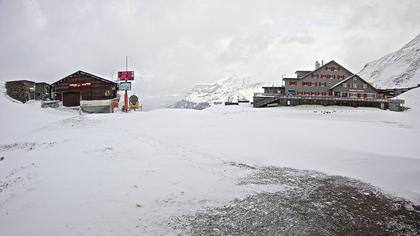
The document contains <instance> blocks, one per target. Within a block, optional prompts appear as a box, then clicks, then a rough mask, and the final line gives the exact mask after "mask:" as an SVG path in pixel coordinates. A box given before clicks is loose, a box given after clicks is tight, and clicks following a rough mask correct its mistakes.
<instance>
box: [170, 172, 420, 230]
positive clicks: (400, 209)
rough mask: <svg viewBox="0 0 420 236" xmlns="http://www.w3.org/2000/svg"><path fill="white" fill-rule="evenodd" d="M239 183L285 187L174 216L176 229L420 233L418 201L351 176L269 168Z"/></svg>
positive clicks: (173, 223)
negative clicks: (407, 198) (388, 192)
mask: <svg viewBox="0 0 420 236" xmlns="http://www.w3.org/2000/svg"><path fill="white" fill-rule="evenodd" d="M237 166H238V167H247V168H249V166H246V165H241V164H237ZM253 168H254V167H253ZM238 184H239V185H248V184H260V185H266V184H278V185H282V186H284V187H285V188H284V189H285V190H284V191H281V192H275V193H268V192H263V193H259V194H255V195H251V196H248V197H246V198H244V199H237V200H234V201H232V202H229V203H228V204H226V205H225V206H222V207H219V208H210V209H204V210H202V211H200V212H198V213H196V214H195V215H192V216H182V217H179V218H176V219H173V222H172V223H171V224H172V225H173V227H174V229H177V230H180V231H181V232H182V234H189V235H296V234H297V235H420V212H419V211H416V208H417V207H416V206H414V205H413V204H412V203H410V202H409V201H406V200H404V199H400V198H397V197H393V196H390V195H387V194H384V193H383V192H382V191H380V190H379V189H377V188H375V187H374V186H371V185H369V184H366V183H363V182H361V181H358V180H354V179H351V178H346V177H341V176H329V175H326V174H323V173H320V172H315V171H302V170H296V169H290V168H277V167H267V168H259V169H258V170H256V171H255V172H254V174H252V175H251V176H248V177H246V178H244V179H241V180H240V181H239V183H238Z"/></svg>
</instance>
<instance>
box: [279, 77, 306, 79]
mask: <svg viewBox="0 0 420 236" xmlns="http://www.w3.org/2000/svg"><path fill="white" fill-rule="evenodd" d="M301 78H302V77H301ZM301 78H286V77H284V78H283V79H301Z"/></svg>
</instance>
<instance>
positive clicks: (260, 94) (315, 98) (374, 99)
mask: <svg viewBox="0 0 420 236" xmlns="http://www.w3.org/2000/svg"><path fill="white" fill-rule="evenodd" d="M254 97H267V98H270V97H278V98H287V99H313V100H334V101H368V102H388V99H382V98H368V97H367V98H358V97H356V98H355V97H334V96H312V95H299V96H297V95H296V96H292V95H289V96H284V95H278V94H270V93H254Z"/></svg>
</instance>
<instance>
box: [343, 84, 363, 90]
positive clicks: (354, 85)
mask: <svg viewBox="0 0 420 236" xmlns="http://www.w3.org/2000/svg"><path fill="white" fill-rule="evenodd" d="M343 88H355V89H361V88H363V89H367V84H356V83H353V84H352V83H343Z"/></svg>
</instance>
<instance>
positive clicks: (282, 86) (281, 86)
mask: <svg viewBox="0 0 420 236" xmlns="http://www.w3.org/2000/svg"><path fill="white" fill-rule="evenodd" d="M263 88H284V86H263Z"/></svg>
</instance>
